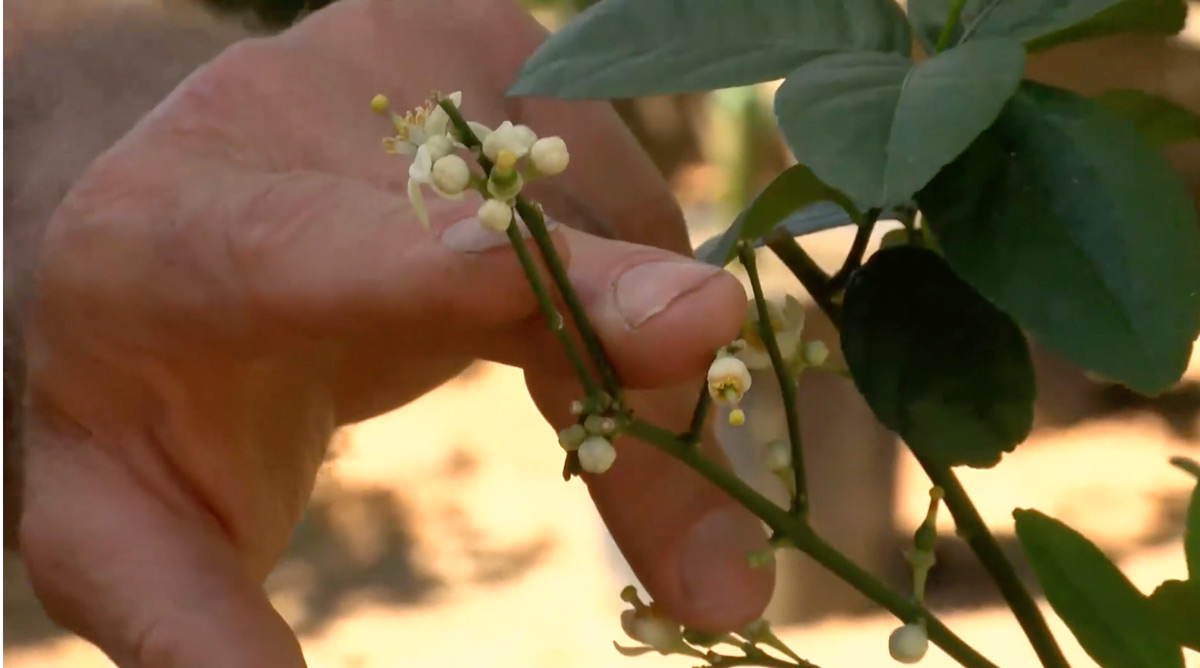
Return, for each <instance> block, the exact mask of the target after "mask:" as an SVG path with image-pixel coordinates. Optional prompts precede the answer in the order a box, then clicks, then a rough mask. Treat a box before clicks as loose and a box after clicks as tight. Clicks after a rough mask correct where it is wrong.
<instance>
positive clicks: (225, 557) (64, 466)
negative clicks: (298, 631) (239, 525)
mask: <svg viewBox="0 0 1200 668" xmlns="http://www.w3.org/2000/svg"><path fill="white" fill-rule="evenodd" d="M31 426H32V428H31V430H30V432H29V438H30V440H29V441H28V442H27V443H26V447H27V455H26V458H27V459H26V461H27V469H26V488H25V490H26V492H25V494H26V499H25V501H26V506H25V510H24V514H23V516H22V519H21V551H22V558H23V560H24V562H25V564H26V567H27V569H28V572H29V576H30V580H31V583H32V584H33V587H34V590H35V592H36V593H37V595H38V598H39V599H40V600H41V601H42V604H43V606H44V607H45V609H46V612H47V613H48V614H49V615H50V617H51V618H52V619H54V620H55V621H56V622H57V623H59V624H61V625H62V626H64V627H66V628H67V629H69V630H71V631H73V632H75V633H78V634H79V635H81V636H82V637H84V638H86V639H87V640H89V641H91V642H93V643H95V644H96V645H97V646H99V647H100V648H101V649H102V650H103V651H104V652H105V654H107V655H108V656H109V658H110V659H112V660H113V661H114V662H115V663H116V664H117V665H119V666H122V668H206V667H208V666H223V667H227V668H243V667H244V668H251V667H258V666H279V667H280V668H302V667H303V666H304V665H305V663H304V659H303V656H302V654H301V651H300V647H299V644H298V642H297V640H296V637H295V636H294V635H293V633H292V632H291V630H290V629H289V628H288V626H287V624H286V623H285V622H284V621H283V619H281V618H280V617H279V615H278V614H277V613H276V612H275V610H274V609H273V608H272V607H271V605H270V603H269V602H268V600H267V598H266V596H265V594H264V593H263V590H262V588H261V585H260V578H259V577H258V576H257V574H253V573H251V572H249V569H248V568H247V567H246V566H245V562H244V561H243V560H241V559H240V558H239V556H238V553H237V550H236V548H235V546H234V545H232V544H231V543H230V542H229V540H228V539H227V537H226V536H225V534H224V532H223V531H222V528H221V527H220V526H219V524H218V522H217V521H216V520H215V518H214V517H213V516H212V515H211V514H210V513H209V512H207V511H206V510H205V509H204V508H203V506H202V505H201V504H199V503H197V502H196V501H195V499H193V498H191V497H190V496H189V494H188V493H187V492H186V491H184V490H182V489H180V488H178V487H175V486H172V485H171V483H170V482H169V481H170V480H171V477H170V475H169V473H168V472H167V471H166V470H160V467H161V464H162V463H161V461H150V460H149V459H147V460H146V461H143V462H141V463H140V465H138V466H131V465H130V464H129V463H128V461H127V460H129V459H131V458H130V457H129V456H128V453H129V452H133V453H140V452H144V451H142V450H140V449H139V448H137V447H136V446H135V447H129V446H134V444H132V443H126V444H119V447H122V448H123V449H124V450H125V451H126V453H127V454H126V456H124V457H122V458H120V459H118V458H117V457H114V456H112V454H111V453H112V452H113V450H112V449H108V448H106V447H104V446H102V445H101V444H100V443H97V442H95V441H93V440H91V438H90V437H89V436H86V435H82V434H73V435H67V434H63V433H57V434H56V433H52V432H51V431H50V430H48V429H47V428H45V426H44V425H31ZM109 445H114V446H115V445H118V444H109ZM123 460H124V461H123ZM135 468H136V469H137V470H136V471H135V470H134V469H135ZM161 474H165V477H164V476H163V475H161ZM151 490H153V491H151Z"/></svg>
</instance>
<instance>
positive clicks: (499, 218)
mask: <svg viewBox="0 0 1200 668" xmlns="http://www.w3.org/2000/svg"><path fill="white" fill-rule="evenodd" d="M476 215H477V216H478V217H479V224H480V225H482V226H484V227H485V228H487V229H489V230H495V231H496V232H503V231H505V230H507V229H508V226H509V225H511V224H512V218H513V215H512V207H510V206H509V205H508V204H506V203H504V202H501V201H500V200H498V199H488V200H484V201H483V205H482V206H480V207H479V213H478V214H476Z"/></svg>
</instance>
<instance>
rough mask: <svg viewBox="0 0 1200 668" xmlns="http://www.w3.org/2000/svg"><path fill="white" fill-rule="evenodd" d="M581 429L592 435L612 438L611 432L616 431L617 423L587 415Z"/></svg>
mask: <svg viewBox="0 0 1200 668" xmlns="http://www.w3.org/2000/svg"><path fill="white" fill-rule="evenodd" d="M583 427H584V428H585V429H587V430H588V431H590V432H591V433H593V434H599V435H600V436H612V434H613V432H615V431H616V430H617V421H616V420H614V419H612V418H610V417H604V416H603V415H589V416H588V417H587V419H586V420H584V421H583Z"/></svg>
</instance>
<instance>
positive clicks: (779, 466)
mask: <svg viewBox="0 0 1200 668" xmlns="http://www.w3.org/2000/svg"><path fill="white" fill-rule="evenodd" d="M763 464H764V465H766V467H767V470H768V471H770V472H771V473H782V472H783V471H787V470H788V469H790V468H792V447H791V446H790V445H788V444H787V443H786V442H784V441H779V440H776V441H771V442H770V443H767V445H766V447H765V448H764V449H763Z"/></svg>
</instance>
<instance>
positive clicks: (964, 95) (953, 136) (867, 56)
mask: <svg viewBox="0 0 1200 668" xmlns="http://www.w3.org/2000/svg"><path fill="white" fill-rule="evenodd" d="M1024 63H1025V52H1024V51H1023V50H1022V49H1021V46H1020V45H1019V44H1017V43H1016V42H1012V41H1009V40H1000V39H989V40H978V41H975V42H972V43H970V44H967V45H964V46H962V47H960V48H957V49H953V50H950V51H947V52H945V53H942V54H940V55H938V56H937V57H935V58H932V59H930V60H928V61H926V62H924V63H921V64H920V65H915V66H914V65H913V64H912V63H911V62H910V61H909V60H908V59H907V58H905V57H903V56H901V55H899V54H895V53H874V52H860V53H844V54H837V55H832V56H826V57H824V58H819V59H817V60H814V61H812V62H810V63H808V64H806V65H804V66H802V67H800V68H799V69H797V70H796V71H795V72H793V73H791V74H790V75H788V78H787V81H785V82H784V84H783V85H782V86H781V87H780V89H779V92H778V93H777V94H776V96H775V114H776V116H778V118H779V127H780V128H781V129H782V130H783V134H784V137H785V138H786V139H787V141H788V144H789V145H790V146H791V148H792V151H793V152H795V154H796V157H797V159H799V160H800V162H803V163H804V164H806V165H808V166H809V167H811V168H812V170H813V172H814V173H815V174H816V175H817V176H818V177H819V178H820V179H821V180H822V181H824V182H825V183H828V184H829V185H831V186H833V187H835V188H837V189H839V190H841V191H842V192H845V193H846V194H847V195H849V196H850V197H851V198H852V199H854V200H855V201H857V202H862V203H864V204H866V205H867V206H871V207H874V206H888V205H891V204H896V203H898V202H902V201H904V200H907V199H908V198H909V197H911V196H912V194H913V193H914V192H916V191H917V190H919V189H920V188H921V187H922V186H924V185H925V184H926V183H928V182H929V180H930V179H932V178H933V177H934V175H935V174H937V172H938V170H939V169H941V168H942V167H943V166H944V165H945V164H946V163H948V162H950V161H951V160H953V159H954V158H955V157H956V156H958V155H959V154H960V153H961V152H962V151H963V150H964V149H966V148H967V147H968V146H969V145H970V144H971V140H973V139H975V137H976V136H978V135H979V133H980V132H983V130H984V129H986V128H987V127H988V126H989V125H991V124H992V121H994V120H995V119H996V116H997V115H998V114H999V113H1000V110H1001V109H1002V108H1003V107H1004V103H1005V101H1007V100H1008V98H1009V97H1010V96H1011V95H1012V93H1013V91H1015V90H1016V89H1017V84H1018V83H1020V81H1021V76H1022V74H1023V72H1024Z"/></svg>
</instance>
